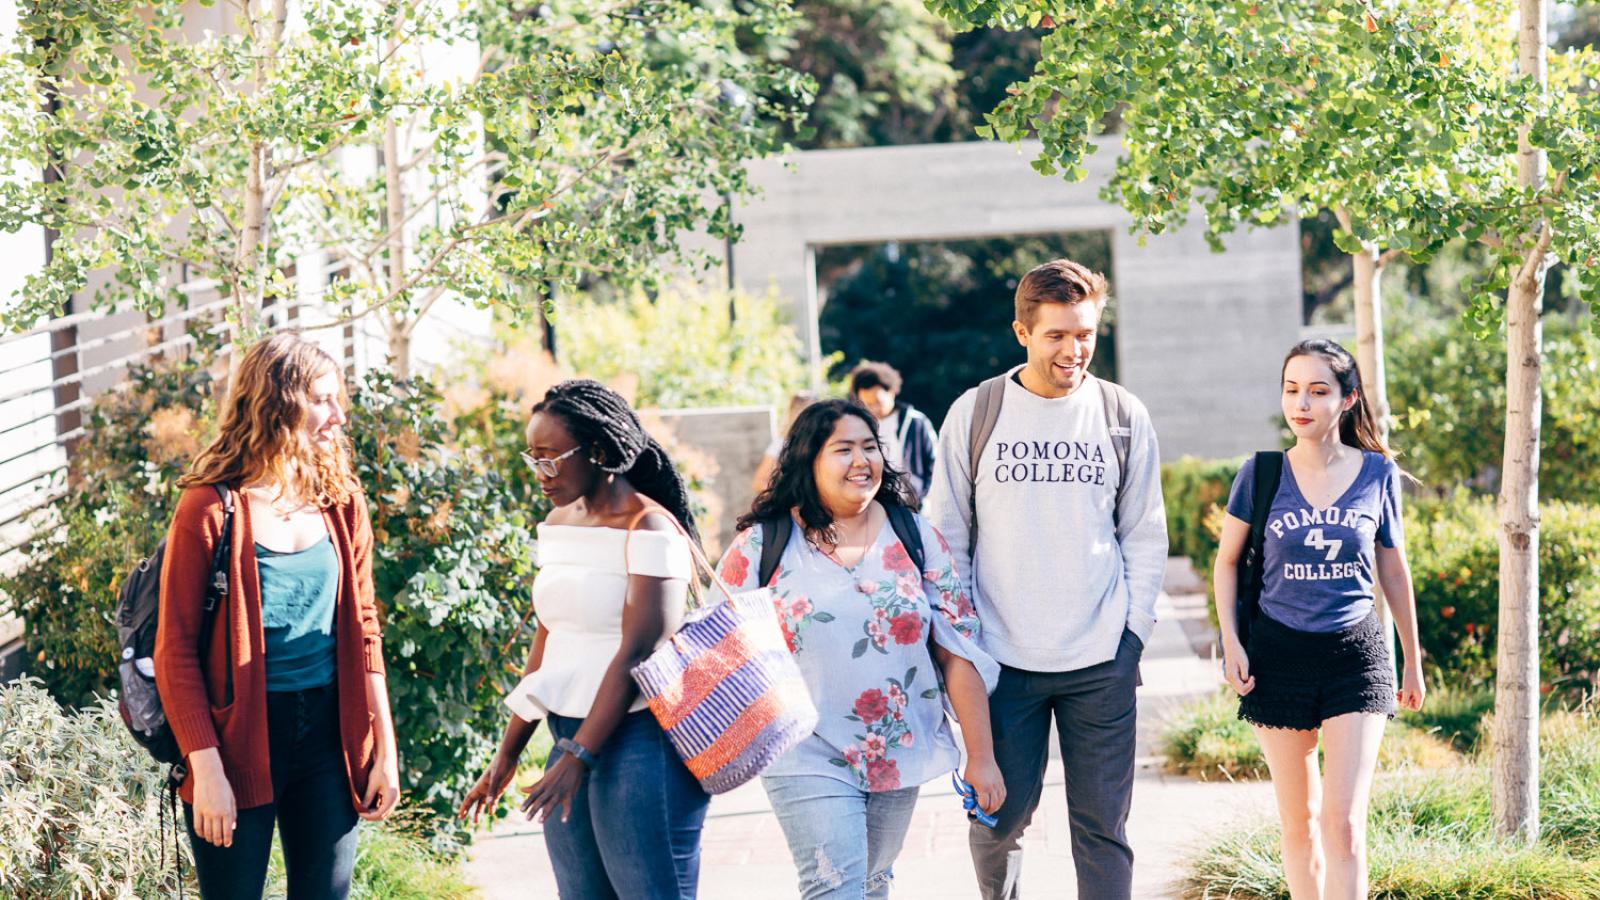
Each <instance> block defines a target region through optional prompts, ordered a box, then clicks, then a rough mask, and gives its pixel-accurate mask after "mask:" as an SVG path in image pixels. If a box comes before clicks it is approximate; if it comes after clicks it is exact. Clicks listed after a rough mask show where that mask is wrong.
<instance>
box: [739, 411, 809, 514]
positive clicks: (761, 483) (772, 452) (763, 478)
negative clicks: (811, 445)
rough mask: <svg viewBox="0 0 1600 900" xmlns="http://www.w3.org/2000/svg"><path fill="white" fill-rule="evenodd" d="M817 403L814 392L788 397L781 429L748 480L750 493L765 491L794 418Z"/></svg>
mask: <svg viewBox="0 0 1600 900" xmlns="http://www.w3.org/2000/svg"><path fill="white" fill-rule="evenodd" d="M815 402H817V395H816V392H814V391H795V392H794V394H793V395H791V396H790V397H789V411H788V412H786V413H784V416H783V427H782V428H780V429H778V433H777V435H775V436H774V437H773V438H772V443H770V444H768V445H767V449H766V450H765V451H763V452H762V454H761V463H760V465H758V466H756V473H755V475H753V476H751V478H750V493H752V494H759V493H761V492H762V491H764V490H766V489H767V484H768V483H769V482H771V481H772V473H773V472H775V471H777V468H778V454H780V453H782V452H783V441H784V438H786V437H788V435H789V428H790V427H791V426H793V425H794V419H795V416H798V415H800V411H801V410H803V409H805V408H806V407H808V406H810V405H811V404H813V403H815Z"/></svg>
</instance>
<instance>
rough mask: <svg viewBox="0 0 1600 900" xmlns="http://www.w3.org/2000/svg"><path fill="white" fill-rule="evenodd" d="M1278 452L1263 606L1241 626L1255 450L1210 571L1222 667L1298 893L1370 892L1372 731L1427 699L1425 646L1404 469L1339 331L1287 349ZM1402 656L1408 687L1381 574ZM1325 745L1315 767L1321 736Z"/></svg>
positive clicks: (1304, 899)
mask: <svg viewBox="0 0 1600 900" xmlns="http://www.w3.org/2000/svg"><path fill="white" fill-rule="evenodd" d="M1282 387H1283V397H1282V405H1283V415H1284V418H1285V419H1287V420H1288V422H1289V428H1290V429H1291V430H1292V431H1293V432H1294V436H1295V444H1294V446H1293V447H1291V448H1290V449H1289V450H1288V451H1287V452H1286V453H1285V454H1284V459H1283V472H1282V476H1281V478H1280V479H1279V481H1278V487H1277V491H1276V492H1275V493H1274V494H1273V495H1272V497H1271V499H1270V503H1271V505H1270V507H1269V510H1270V512H1269V515H1268V516H1267V520H1266V527H1265V529H1264V538H1265V544H1264V552H1263V554H1262V559H1263V569H1262V573H1263V579H1262V586H1261V603H1260V609H1259V611H1258V612H1257V613H1256V614H1255V615H1254V616H1253V617H1252V620H1251V622H1250V629H1249V646H1248V647H1246V646H1245V645H1244V644H1243V643H1242V642H1241V641H1240V639H1239V631H1238V625H1239V623H1238V621H1237V618H1238V616H1237V609H1236V607H1235V599H1236V596H1237V588H1238V574H1237V573H1238V569H1237V566H1238V562H1239V558H1240V557H1241V556H1242V555H1243V554H1244V551H1245V548H1246V545H1247V543H1248V541H1249V538H1250V522H1251V516H1252V511H1253V509H1254V505H1255V500H1256V498H1255V496H1254V493H1255V460H1253V459H1252V460H1250V461H1248V462H1246V463H1245V465H1244V467H1243V468H1242V469H1241V470H1240V472H1239V475H1238V477H1237V478H1235V479H1234V482H1233V492H1232V494H1231V495H1230V496H1229V498H1228V515H1227V518H1226V519H1225V520H1224V522H1223V526H1222V541H1221V547H1220V548H1219V550H1218V553H1217V562H1216V569H1215V572H1214V577H1215V585H1216V595H1217V617H1218V619H1220V620H1221V625H1222V634H1223V668H1224V674H1225V675H1226V677H1227V679H1228V684H1230V685H1232V686H1233V689H1234V690H1235V691H1238V692H1239V697H1240V700H1239V717H1240V718H1242V719H1244V720H1246V721H1248V722H1250V723H1251V724H1253V725H1255V727H1256V735H1257V737H1258V738H1259V739H1260V741H1261V747H1262V750H1263V752H1264V754H1265V755H1266V758H1267V768H1268V769H1269V770H1270V771H1271V773H1272V783H1273V789H1274V791H1275V792H1276V794H1277V798H1278V813H1279V815H1280V816H1281V817H1282V819H1283V863H1284V869H1285V874H1286V875H1287V876H1288V881H1289V892H1290V895H1291V896H1292V897H1293V898H1294V900H1322V898H1328V900H1343V898H1359V897H1366V896H1367V862H1366V818H1367V799H1368V795H1369V794H1370V791H1371V787H1372V773H1373V769H1374V768H1375V767H1376V764H1377V759H1378V742H1379V741H1380V740H1382V738H1383V730H1384V725H1385V723H1386V722H1387V721H1388V720H1389V719H1390V718H1392V717H1393V716H1394V712H1395V704H1396V701H1398V703H1399V705H1400V706H1403V707H1405V708H1407V709H1420V708H1421V707H1422V697H1423V685H1422V651H1421V648H1420V646H1419V645H1418V642H1417V618H1416V604H1415V599H1414V597H1413V594H1412V589H1411V568H1410V565H1409V564H1408V563H1407V562H1406V553H1405V543H1404V539H1403V532H1402V528H1401V523H1400V479H1401V478H1402V477H1403V476H1402V473H1401V471H1400V468H1399V466H1397V465H1396V464H1395V462H1394V459H1393V458H1392V455H1391V453H1390V451H1389V449H1388V448H1387V447H1385V446H1384V445H1383V442H1382V441H1381V440H1380V439H1379V437H1378V429H1377V424H1376V421H1375V420H1374V418H1373V415H1372V409H1371V407H1370V406H1368V404H1367V399H1366V397H1365V396H1364V395H1363V394H1362V393H1361V390H1360V388H1361V375H1360V373H1359V372H1358V371H1357V369H1356V361H1355V359H1354V358H1353V357H1351V355H1350V353H1349V352H1348V351H1347V350H1345V349H1344V348H1343V347H1341V346H1339V345H1338V344H1336V343H1334V342H1332V341H1326V340H1311V341H1303V342H1301V343H1300V344H1297V345H1296V346H1295V347H1294V349H1292V350H1290V351H1289V355H1288V358H1286V359H1285V360H1284V363H1283V373H1282ZM1375 582H1376V583H1377V584H1380V585H1382V587H1383V595H1384V597H1385V599H1386V600H1387V602H1388V604H1389V609H1390V611H1391V612H1392V613H1393V615H1394V622H1395V625H1396V627H1397V628H1398V630H1399V632H1400V645H1401V650H1402V653H1403V655H1404V657H1405V671H1404V675H1403V676H1402V678H1401V682H1400V689H1399V690H1398V691H1396V690H1395V678H1394V663H1393V662H1392V661H1391V659H1390V657H1389V647H1388V641H1387V640H1386V639H1385V638H1386V636H1385V634H1384V631H1383V629H1382V628H1381V627H1380V625H1379V621H1378V616H1377V611H1376V609H1375V608H1374V602H1373V597H1374V592H1373V587H1374V583H1375ZM1319 736H1320V738H1321V742H1322V747H1323V764H1322V770H1321V771H1319V770H1318V766H1317V744H1318V738H1319Z"/></svg>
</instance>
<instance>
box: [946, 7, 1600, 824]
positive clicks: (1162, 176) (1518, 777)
mask: <svg viewBox="0 0 1600 900" xmlns="http://www.w3.org/2000/svg"><path fill="white" fill-rule="evenodd" d="M1535 2H1537V0H1525V5H1526V4H1527V3H1535ZM931 5H932V6H933V8H934V9H935V10H936V11H938V12H940V13H941V14H942V15H944V16H945V17H946V19H947V20H948V21H950V22H951V23H952V25H953V26H955V27H958V28H962V27H977V26H999V27H1006V28H1021V27H1032V26H1037V25H1040V24H1044V25H1046V26H1051V27H1053V30H1052V31H1051V32H1050V33H1049V34H1048V35H1047V36H1046V38H1045V39H1044V41H1043V43H1042V46H1041V58H1040V60H1039V62H1038V64H1037V66H1036V68H1035V71H1034V74H1033V76H1032V77H1031V78H1029V79H1028V80H1026V81H1023V82H1021V83H1019V84H1016V85H1014V86H1013V88H1012V90H1011V94H1012V95H1011V96H1010V97H1009V98H1008V99H1007V100H1006V101H1005V102H1003V103H1002V104H1001V105H1000V106H999V107H998V108H996V109H995V110H994V111H993V112H992V113H990V114H989V116H988V117H987V123H988V124H987V126H986V128H985V130H984V134H985V135H987V136H991V137H996V138H999V139H1001V140H1008V141H1015V140H1019V139H1021V138H1024V137H1027V136H1036V137H1037V138H1038V139H1039V140H1040V141H1041V142H1042V147H1043V149H1042V152H1041V153H1040V156H1039V158H1038V159H1037V160H1035V167H1036V168H1037V169H1038V170H1039V171H1040V172H1042V173H1045V174H1050V173H1056V172H1060V173H1062V174H1064V175H1065V177H1067V178H1069V179H1074V180H1076V179H1081V178H1083V177H1085V174H1086V173H1085V170H1084V168H1083V166H1082V159H1083V156H1084V154H1086V153H1090V152H1093V151H1094V145H1093V144H1092V143H1090V142H1089V140H1088V138H1089V137H1090V136H1091V135H1092V134H1094V133H1095V132H1096V131H1097V130H1099V129H1100V128H1101V126H1102V123H1103V122H1105V121H1106V119H1107V116H1108V114H1109V113H1111V112H1113V111H1115V112H1118V113H1119V114H1120V119H1121V122H1122V123H1123V127H1124V133H1123V142H1124V155H1123V156H1122V158H1121V159H1120V160H1119V162H1118V165H1117V167H1116V170H1115V175H1114V176H1113V178H1112V181H1111V184H1110V185H1109V186H1108V187H1107V189H1106V194H1107V196H1108V198H1110V199H1112V200H1114V201H1116V202H1119V203H1120V204H1122V205H1123V206H1124V207H1126V208H1127V209H1129V210H1130V211H1131V212H1132V213H1133V216H1134V220H1135V227H1136V228H1141V229H1145V230H1148V231H1151V232H1160V231H1162V230H1165V229H1167V228H1170V227H1172V226H1174V225H1176V224H1179V223H1181V222H1183V221H1184V220H1185V218H1186V217H1187V215H1188V214H1189V212H1190V210H1191V208H1192V207H1194V206H1199V207H1200V208H1201V209H1202V210H1203V212H1204V214H1205V216H1206V228H1207V233H1208V236H1209V237H1210V238H1211V240H1212V241H1213V245H1214V246H1219V247H1220V236H1221V235H1222V234H1224V233H1226V232H1228V231H1230V230H1232V229H1234V228H1236V227H1239V226H1249V225H1272V224H1274V223H1278V222H1280V221H1281V220H1282V218H1283V217H1284V215H1285V213H1286V212H1298V213H1301V214H1309V213H1314V212H1316V211H1317V210H1319V209H1329V210H1332V211H1333V212H1334V214H1335V215H1336V216H1337V218H1338V221H1339V223H1340V228H1339V230H1338V232H1337V234H1336V240H1337V242H1338V244H1339V246H1340V248H1341V249H1342V250H1344V251H1345V252H1347V253H1350V254H1351V255H1352V264H1353V266H1354V267H1355V275H1356V276H1357V277H1356V296H1357V305H1358V315H1357V324H1358V349H1359V350H1360V351H1361V352H1360V353H1359V356H1360V358H1361V363H1362V368H1363V370H1364V372H1363V375H1364V378H1365V379H1366V380H1367V384H1366V385H1364V387H1365V388H1366V390H1367V391H1368V395H1369V398H1370V399H1371V400H1373V401H1374V402H1375V403H1376V404H1377V405H1378V406H1379V408H1380V410H1382V409H1385V408H1386V406H1387V403H1386V400H1385V397H1384V393H1385V391H1384V389H1383V385H1382V381H1381V377H1382V369H1381V360H1382V347H1381V324H1382V320H1381V310H1380V309H1379V308H1378V305H1377V300H1378V296H1379V295H1378V291H1377V287H1378V284H1377V282H1378V276H1379V273H1380V272H1381V269H1382V264H1383V263H1384V262H1386V261H1387V260H1389V259H1393V258H1394V257H1395V256H1397V255H1399V254H1404V255H1406V256H1408V257H1410V258H1411V259H1413V260H1418V261H1421V260H1426V259H1428V258H1429V257H1430V256H1431V255H1432V254H1434V253H1435V252H1437V251H1438V250H1439V248H1441V247H1442V246H1443V245H1444V244H1445V243H1446V242H1449V241H1453V240H1458V239H1461V238H1466V239H1469V240H1474V241H1481V242H1483V243H1485V244H1487V245H1488V246H1489V247H1490V248H1491V251H1492V256H1493V261H1494V264H1493V265H1492V266H1491V268H1490V270H1489V272H1488V275H1487V277H1485V278H1482V279H1480V280H1479V281H1477V282H1476V283H1474V284H1472V285H1471V286H1470V289H1471V291H1472V293H1473V303H1472V306H1471V310H1470V313H1469V315H1470V316H1471V318H1472V321H1473V322H1475V323H1476V324H1477V325H1478V327H1479V329H1480V331H1482V332H1485V333H1493V332H1497V331H1498V330H1499V329H1500V328H1501V325H1502V323H1504V328H1505V333H1506V340H1507V342H1508V348H1510V353H1511V356H1510V357H1509V360H1508V372H1509V373H1510V374H1511V376H1512V381H1511V389H1510V398H1511V400H1510V403H1509V405H1508V409H1507V435H1506V442H1507V443H1506V447H1507V451H1506V460H1505V466H1504V469H1503V472H1502V482H1501V484H1502V496H1501V521H1502V526H1503V527H1502V532H1503V534H1502V539H1501V549H1502V559H1501V589H1502V601H1501V609H1502V631H1501V647H1500V652H1501V654H1502V666H1501V677H1500V680H1499V691H1500V696H1499V703H1498V708H1499V709H1500V710H1501V712H1502V716H1500V717H1497V735H1496V754H1497V758H1499V759H1501V760H1505V761H1506V762H1505V764H1504V765H1501V766H1497V778H1496V791H1495V807H1496V816H1497V821H1498V822H1499V824H1500V827H1501V828H1502V830H1503V831H1505V832H1506V833H1516V834H1521V835H1524V836H1527V835H1534V834H1536V833H1537V752H1536V747H1537V745H1536V740H1537V731H1536V725H1537V694H1538V677H1537V660H1538V654H1537V647H1536V646H1535V644H1534V642H1535V641H1536V639H1537V628H1536V627H1532V624H1534V623H1536V621H1537V620H1536V616H1537V596H1538V593H1537V568H1536V562H1537V528H1538V516H1537V445H1538V403H1537V398H1538V364H1539V352H1538V341H1537V329H1538V326H1537V318H1538V310H1539V297H1540V295H1541V294H1542V290H1543V287H1542V285H1543V281H1542V279H1543V272H1544V271H1545V269H1546V267H1547V265H1548V264H1549V262H1550V260H1552V259H1559V260H1561V261H1563V262H1566V263H1567V264H1569V265H1570V266H1572V267H1573V268H1574V270H1575V271H1578V272H1579V273H1580V275H1579V279H1578V280H1579V286H1578V289H1579V290H1580V292H1582V293H1583V294H1584V295H1585V296H1586V298H1587V299H1589V300H1590V302H1591V303H1593V302H1594V299H1595V297H1596V296H1597V292H1600V284H1596V281H1595V279H1593V278H1592V277H1586V276H1585V275H1584V274H1583V269H1584V268H1592V267H1593V266H1594V260H1595V257H1596V255H1597V250H1600V227H1597V226H1600V222H1597V220H1596V215H1597V207H1600V202H1597V197H1600V181H1597V180H1596V173H1597V165H1596V161H1597V148H1600V127H1597V126H1600V121H1597V113H1596V109H1595V105H1594V102H1593V100H1592V96H1593V95H1592V93H1590V94H1587V95H1586V94H1584V93H1583V92H1582V91H1581V90H1580V88H1583V87H1585V86H1587V87H1588V88H1589V90H1590V91H1591V92H1592V90H1593V86H1594V78H1595V77H1596V74H1597V73H1596V69H1595V64H1594V60H1593V57H1592V55H1588V54H1585V53H1583V52H1578V51H1574V52H1573V53H1571V54H1569V55H1568V56H1567V57H1565V58H1563V59H1562V60H1560V61H1559V66H1558V68H1559V70H1560V72H1561V73H1562V74H1561V75H1560V76H1559V79H1557V80H1558V81H1560V84H1559V87H1560V89H1558V90H1549V91H1547V90H1545V89H1544V88H1543V87H1542V86H1541V84H1540V82H1539V80H1538V79H1536V78H1531V77H1515V78H1512V77H1508V74H1507V73H1509V72H1512V71H1515V69H1513V62H1514V60H1516V59H1517V58H1518V57H1517V55H1516V54H1515V53H1514V52H1513V50H1512V48H1513V47H1514V45H1515V42H1514V41H1513V40H1512V39H1511V38H1512V32H1511V31H1509V29H1508V28H1507V26H1506V24H1505V21H1504V11H1503V10H1502V11H1498V12H1497V11H1495V10H1494V9H1492V8H1489V7H1482V8H1480V7H1479V6H1477V5H1475V4H1471V3H1464V2H1463V3H1453V4H1448V5H1444V6H1441V5H1439V4H1420V3H1417V4H1409V3H1404V2H1398V3H1384V4H1381V5H1380V4H1374V3H1366V2H1349V0H1346V2H1335V3H1326V2H1312V0H1306V2H1296V0H1288V2H1225V0H1094V2H1090V0H1082V2H1069V0H933V2H932V4H931ZM1525 18H1526V17H1525ZM1541 21H1542V20H1541ZM1541 27H1542V26H1541ZM1523 55H1524V57H1525V59H1524V62H1523V64H1522V71H1523V72H1528V71H1530V68H1529V66H1530V65H1531V64H1532V63H1531V61H1532V60H1535V59H1536V60H1538V61H1541V62H1542V61H1543V60H1544V59H1545V56H1544V54H1543V53H1542V52H1541V53H1538V54H1532V55H1529V54H1528V53H1527V51H1526V48H1524V54H1523ZM1519 137H1520V138H1521V139H1522V141H1523V148H1522V152H1521V153H1520V154H1519V148H1518V141H1519ZM1540 153H1544V154H1546V155H1547V158H1548V162H1549V165H1548V168H1549V173H1548V176H1547V177H1539V178H1533V177H1529V172H1530V170H1538V169H1540V168H1541V167H1539V166H1535V165H1532V164H1531V162H1530V160H1532V159H1533V158H1534V157H1536V156H1538V155H1539V154H1540ZM1519 164H1520V166H1521V169H1522V175H1521V177H1520V178H1519ZM1501 291H1505V292H1506V296H1505V299H1504V301H1503V302H1502V300H1501V298H1500V292H1501ZM1502 720H1503V722H1502ZM1530 723H1532V724H1531V725H1530ZM1530 776H1531V777H1530ZM1513 782H1516V783H1515V784H1513Z"/></svg>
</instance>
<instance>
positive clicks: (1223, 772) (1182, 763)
mask: <svg viewBox="0 0 1600 900" xmlns="http://www.w3.org/2000/svg"><path fill="white" fill-rule="evenodd" d="M1238 712H1239V696H1238V695H1237V694H1235V693H1234V692H1233V691H1232V690H1231V689H1230V690H1219V691H1216V692H1214V693H1211V694H1207V695H1206V696H1205V697H1203V698H1201V699H1199V700H1196V701H1194V702H1192V703H1188V704H1185V705H1184V706H1182V707H1180V708H1179V709H1178V710H1177V711H1176V712H1174V713H1172V714H1171V715H1169V716H1167V718H1166V722H1165V723H1164V730H1163V731H1162V733H1161V753H1162V755H1163V756H1165V757H1166V766H1167V769H1168V770H1169V771H1172V772H1178V773H1181V774H1184V775H1193V776H1195V777H1196V778H1199V779H1200V780H1202V781H1210V780H1212V779H1219V778H1220V779H1226V780H1228V781H1233V780H1235V779H1240V778H1265V777H1267V758H1266V756H1265V755H1263V754H1262V752H1261V742H1260V741H1259V740H1257V739H1256V734H1255V729H1253V728H1252V727H1251V726H1250V723H1248V722H1245V721H1244V720H1242V719H1240V718H1239V716H1238Z"/></svg>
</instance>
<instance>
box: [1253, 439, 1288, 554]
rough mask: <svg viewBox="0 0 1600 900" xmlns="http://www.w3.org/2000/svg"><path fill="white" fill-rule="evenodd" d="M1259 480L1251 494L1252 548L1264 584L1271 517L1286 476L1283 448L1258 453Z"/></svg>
mask: <svg viewBox="0 0 1600 900" xmlns="http://www.w3.org/2000/svg"><path fill="white" fill-rule="evenodd" d="M1255 470H1256V471H1255V483H1254V484H1253V485H1252V486H1251V494H1250V497H1251V499H1252V500H1253V501H1254V503H1253V504H1252V505H1251V507H1250V551H1251V553H1252V554H1253V555H1254V561H1253V565H1254V567H1255V572H1254V573H1253V574H1254V575H1255V576H1256V583H1257V584H1260V583H1261V573H1262V570H1263V568H1264V567H1265V560H1264V554H1265V550H1266V545H1267V518H1268V517H1269V516H1270V515H1271V514H1272V498H1274V497H1276V496H1277V494H1278V483H1279V481H1281V480H1282V479H1283V451H1281V450H1262V451H1260V452H1258V453H1257V454H1256V465H1255Z"/></svg>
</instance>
